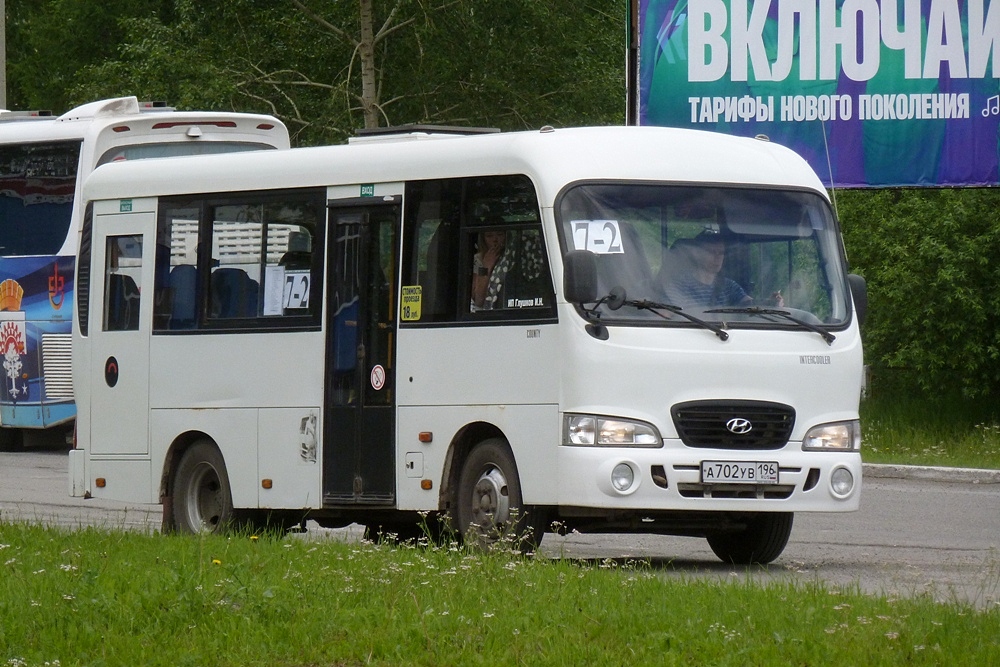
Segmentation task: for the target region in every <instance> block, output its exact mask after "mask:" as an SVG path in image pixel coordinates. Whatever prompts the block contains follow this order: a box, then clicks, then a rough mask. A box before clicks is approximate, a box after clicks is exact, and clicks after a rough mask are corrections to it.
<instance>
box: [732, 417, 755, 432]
mask: <svg viewBox="0 0 1000 667" xmlns="http://www.w3.org/2000/svg"><path fill="white" fill-rule="evenodd" d="M726 430H727V431H729V432H730V433H734V434H736V435H746V434H747V433H749V432H750V431H752V430H753V424H751V423H750V420H749V419H744V418H743V417H733V418H732V419H730V420H729V421H727V422H726Z"/></svg>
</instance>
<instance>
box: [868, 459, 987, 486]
mask: <svg viewBox="0 0 1000 667" xmlns="http://www.w3.org/2000/svg"><path fill="white" fill-rule="evenodd" d="M862 473H863V474H864V476H865V477H868V478H882V479H920V480H925V481H932V482H955V483H964V484H1000V470H984V469H981V468H945V467H942V466H904V465H893V464H884V463H865V464H864V465H863V466H862Z"/></svg>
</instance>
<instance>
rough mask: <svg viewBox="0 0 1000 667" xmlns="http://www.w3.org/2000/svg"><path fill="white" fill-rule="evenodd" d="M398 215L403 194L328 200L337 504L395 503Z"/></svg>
mask: <svg viewBox="0 0 1000 667" xmlns="http://www.w3.org/2000/svg"><path fill="white" fill-rule="evenodd" d="M369 202H370V203H369ZM399 216H400V207H399V198H398V197H397V198H395V199H393V198H386V199H383V198H379V199H378V200H375V201H373V200H371V199H367V200H365V201H364V203H363V204H362V203H359V201H358V200H349V201H348V202H345V203H341V202H331V204H330V216H329V231H328V235H327V238H328V239H329V258H330V262H329V269H328V270H329V271H330V275H329V280H328V282H327V285H328V297H327V298H328V299H329V306H328V308H327V313H328V316H327V317H328V321H327V332H328V333H327V353H326V380H325V382H326V398H325V406H326V407H325V410H326V418H325V419H324V420H323V423H324V434H323V497H324V501H325V502H326V503H327V504H331V505H357V504H364V505H384V506H391V505H392V504H393V503H394V502H395V496H396V493H395V450H396V446H395V406H396V397H395V394H396V392H395V389H396V386H395V384H396V377H395V363H394V362H395V330H396V303H395V294H396V285H397V282H398V280H397V275H396V271H397V266H398V250H397V248H398V237H399Z"/></svg>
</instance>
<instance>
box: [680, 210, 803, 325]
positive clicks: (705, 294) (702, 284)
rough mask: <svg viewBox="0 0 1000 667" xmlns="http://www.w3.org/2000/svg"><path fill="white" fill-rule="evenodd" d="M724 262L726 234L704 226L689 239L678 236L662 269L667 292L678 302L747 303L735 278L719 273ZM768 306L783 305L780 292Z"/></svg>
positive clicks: (700, 304)
mask: <svg viewBox="0 0 1000 667" xmlns="http://www.w3.org/2000/svg"><path fill="white" fill-rule="evenodd" d="M725 261H726V240H725V237H724V236H723V235H722V234H721V233H719V232H717V231H714V230H710V229H706V230H704V231H702V232H701V233H700V234H698V235H697V236H695V237H694V238H692V239H679V240H677V241H676V242H675V243H674V245H673V247H671V249H670V254H669V257H668V261H667V264H666V265H665V267H664V268H665V269H667V272H668V276H669V278H668V280H667V286H666V292H667V295H668V296H669V297H671V300H672V301H674V302H675V303H676V304H677V305H680V306H687V307H704V308H717V307H728V306H749V305H751V304H753V302H754V299H753V297H751V296H750V295H749V294H747V293H746V291H745V290H744V289H743V287H741V286H740V284H739V283H737V282H736V281H735V280H732V279H730V278H727V277H725V276H723V275H721V274H720V272H721V271H722V265H723V264H724V263H725ZM769 305H774V306H779V307H780V306H783V305H784V299H783V298H782V296H781V292H780V291H777V292H775V293H774V294H772V295H771V300H770V304H769Z"/></svg>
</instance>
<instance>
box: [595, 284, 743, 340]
mask: <svg viewBox="0 0 1000 667" xmlns="http://www.w3.org/2000/svg"><path fill="white" fill-rule="evenodd" d="M612 291H613V290H612ZM624 292H625V290H622V296H623V297H624ZM616 306H617V307H616ZM622 306H632V307H633V308H635V309H637V310H648V311H650V312H651V313H655V314H657V315H659V316H660V317H662V318H663V319H665V320H666V319H669V317H668V316H667V315H664V314H663V313H662V312H661V311H664V310H666V311H669V312H671V313H675V314H677V315H680V316H681V317H684V318H686V319H688V320H690V321H691V322H694V323H695V324H697V325H699V326H702V327H705V328H706V329H708V330H709V331H711V332H712V333H714V334H715V335H716V336H718V337H719V340H729V333H728V332H727V331H724V330H723V329H722V327H720V326H718V325H715V324H712V323H711V322H706V321H705V320H703V319H701V318H700V317H695V316H694V315H691V314H690V313H686V312H684V309H683V308H681V307H680V306H675V305H674V304H672V303H660V302H659V301H650V300H649V299H625V298H623V299H622V300H621V303H618V302H617V301H615V302H611V303H608V308H610V309H611V310H618V308H621V307H622Z"/></svg>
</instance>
